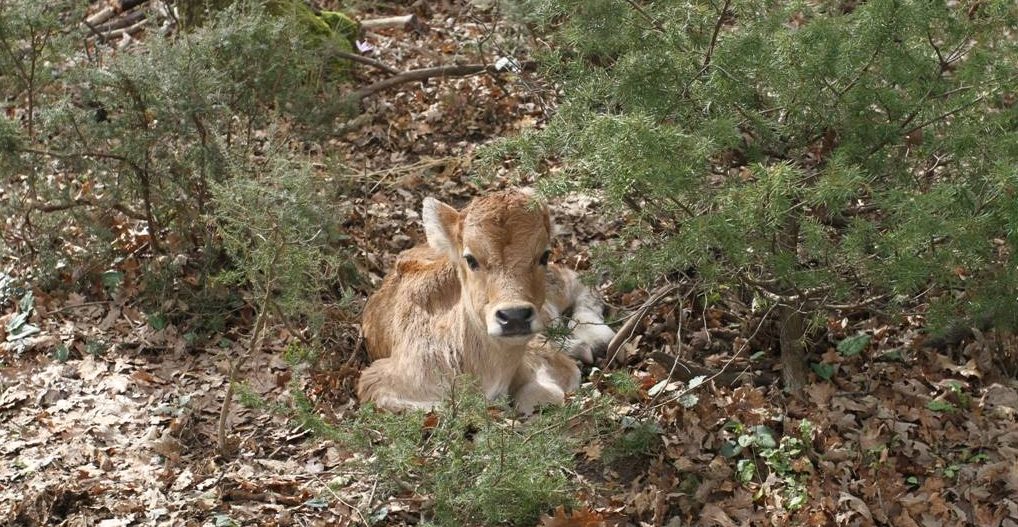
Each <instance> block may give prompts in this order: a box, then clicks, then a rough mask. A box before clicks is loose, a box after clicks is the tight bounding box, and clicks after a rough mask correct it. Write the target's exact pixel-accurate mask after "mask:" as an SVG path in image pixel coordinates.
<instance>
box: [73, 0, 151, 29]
mask: <svg viewBox="0 0 1018 527" xmlns="http://www.w3.org/2000/svg"><path fill="white" fill-rule="evenodd" d="M145 2H148V0H109V1H107V3H106V7H104V8H102V9H100V10H99V11H98V12H97V13H95V14H93V15H92V16H90V17H88V18H86V19H85V23H86V24H88V25H92V26H98V25H99V24H102V23H103V22H106V21H107V20H109V19H111V18H113V17H114V16H116V15H119V14H120V13H123V12H124V11H128V10H130V9H134V8H135V7H138V6H140V5H141V4H144V3H145Z"/></svg>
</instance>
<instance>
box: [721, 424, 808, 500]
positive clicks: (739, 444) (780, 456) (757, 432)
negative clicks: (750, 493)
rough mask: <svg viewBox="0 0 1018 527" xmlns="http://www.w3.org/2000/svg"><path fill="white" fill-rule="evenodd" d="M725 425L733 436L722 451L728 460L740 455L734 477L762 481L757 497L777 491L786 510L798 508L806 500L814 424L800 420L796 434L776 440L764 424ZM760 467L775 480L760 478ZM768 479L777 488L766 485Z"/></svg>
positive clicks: (749, 481) (745, 481)
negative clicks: (748, 425) (810, 445)
mask: <svg viewBox="0 0 1018 527" xmlns="http://www.w3.org/2000/svg"><path fill="white" fill-rule="evenodd" d="M725 428H726V429H727V430H729V431H730V432H732V433H733V434H734V436H735V439H734V440H732V441H729V442H727V443H725V444H724V445H722V447H721V454H722V455H723V456H725V457H727V458H730V459H734V458H736V457H739V456H740V455H741V456H742V457H741V458H739V459H738V460H737V461H736V463H735V473H736V477H737V478H738V480H739V481H740V482H741V483H742V484H744V485H749V484H751V483H752V482H753V481H754V480H758V479H760V480H763V482H762V483H761V484H760V488H759V490H758V496H763V495H765V494H767V493H769V492H772V491H777V492H780V494H781V496H782V498H783V501H782V506H783V507H784V508H785V509H786V510H789V511H794V510H797V509H800V508H802V507H803V506H804V505H805V504H806V503H807V502H808V501H809V493H808V491H807V488H806V482H807V481H808V478H809V473H810V471H809V468H810V467H812V465H811V463H810V461H809V457H808V456H807V454H808V451H809V444H810V442H811V441H812V437H813V435H814V434H815V432H816V430H815V427H814V425H813V423H811V422H810V421H808V420H803V421H801V422H800V423H799V430H798V434H796V435H785V436H782V437H781V438H780V439H776V434H775V432H774V431H773V430H771V429H770V428H769V427H767V426H764V425H756V426H750V427H747V426H744V425H743V424H741V423H738V422H730V423H728V424H727V425H726V426H725ZM763 467H766V469H767V471H769V472H770V473H771V474H774V475H775V476H777V479H776V480H772V479H769V478H766V479H765V478H762V477H761V476H762V475H763V474H762V470H763ZM771 481H775V482H776V485H777V486H778V488H776V489H771V488H769V487H768V485H770V484H771V483H770V482H771Z"/></svg>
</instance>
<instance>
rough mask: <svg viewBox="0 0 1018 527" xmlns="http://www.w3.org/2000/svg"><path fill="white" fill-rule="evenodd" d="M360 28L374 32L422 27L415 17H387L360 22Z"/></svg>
mask: <svg viewBox="0 0 1018 527" xmlns="http://www.w3.org/2000/svg"><path fill="white" fill-rule="evenodd" d="M360 26H361V29H362V30H364V31H374V30H377V29H384V28H389V27H396V28H400V29H416V28H420V27H422V26H421V23H420V21H418V20H417V17H416V16H414V15H403V16H387V17H383V18H372V19H371V20H361V21H360Z"/></svg>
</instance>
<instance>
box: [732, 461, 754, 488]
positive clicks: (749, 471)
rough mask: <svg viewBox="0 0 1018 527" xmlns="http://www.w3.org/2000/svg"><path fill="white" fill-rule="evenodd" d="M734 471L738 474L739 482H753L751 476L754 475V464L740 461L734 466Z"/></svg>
mask: <svg viewBox="0 0 1018 527" xmlns="http://www.w3.org/2000/svg"><path fill="white" fill-rule="evenodd" d="M735 471H736V473H737V474H738V477H739V481H741V482H743V483H749V482H750V481H753V476H754V475H756V463H753V462H752V461H750V460H748V459H740V460H739V461H738V463H736V464H735Z"/></svg>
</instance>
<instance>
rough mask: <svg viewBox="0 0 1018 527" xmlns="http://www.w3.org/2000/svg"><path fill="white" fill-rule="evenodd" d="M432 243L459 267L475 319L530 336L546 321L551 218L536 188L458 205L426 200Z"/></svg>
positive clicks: (509, 334) (515, 335) (510, 334)
mask: <svg viewBox="0 0 1018 527" xmlns="http://www.w3.org/2000/svg"><path fill="white" fill-rule="evenodd" d="M422 217H423V219H424V231H425V234H426V235H427V238H428V245H430V246H431V247H433V248H435V249H438V250H440V251H443V252H445V253H446V254H447V255H448V256H449V258H450V259H451V260H452V261H453V262H454V264H455V265H456V267H457V272H458V273H459V277H460V287H462V291H461V296H460V298H461V299H462V300H461V301H462V302H463V306H464V308H465V311H466V314H467V317H468V319H469V322H471V323H473V324H474V325H475V326H479V327H481V328H483V329H484V330H485V331H486V332H487V334H488V335H489V336H491V337H493V338H496V339H520V340H524V339H527V338H530V337H531V336H533V335H534V333H536V332H538V331H540V330H541V329H543V328H542V327H541V321H540V317H539V316H538V315H539V314H540V310H541V306H542V305H543V304H544V296H545V268H546V266H547V265H548V256H549V254H550V253H549V247H548V245H549V242H550V239H551V219H550V217H549V215H548V209H547V207H546V206H545V205H544V204H543V203H541V202H539V201H538V200H537V199H536V198H535V197H534V196H533V195H532V194H531V193H529V192H523V191H518V190H517V191H504V192H499V193H495V194H490V195H487V196H484V197H481V198H477V199H475V200H473V201H472V202H470V204H469V205H468V206H467V207H466V208H464V209H463V210H462V211H458V210H456V209H454V208H453V207H450V206H449V205H446V204H444V203H442V202H440V201H438V200H436V199H434V198H430V197H429V198H426V199H425V200H424V211H423V214H422Z"/></svg>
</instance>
